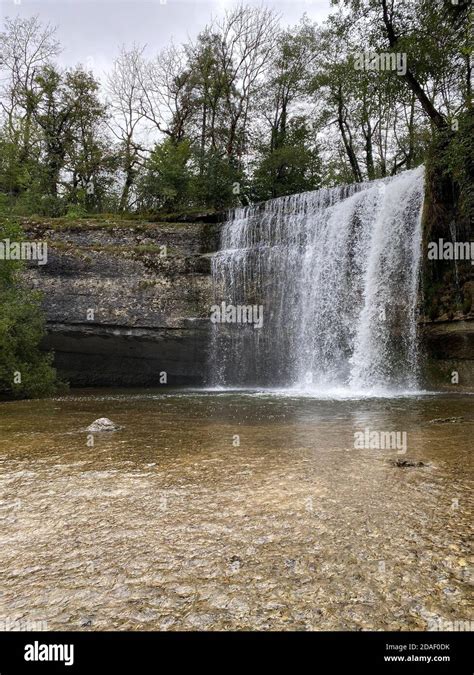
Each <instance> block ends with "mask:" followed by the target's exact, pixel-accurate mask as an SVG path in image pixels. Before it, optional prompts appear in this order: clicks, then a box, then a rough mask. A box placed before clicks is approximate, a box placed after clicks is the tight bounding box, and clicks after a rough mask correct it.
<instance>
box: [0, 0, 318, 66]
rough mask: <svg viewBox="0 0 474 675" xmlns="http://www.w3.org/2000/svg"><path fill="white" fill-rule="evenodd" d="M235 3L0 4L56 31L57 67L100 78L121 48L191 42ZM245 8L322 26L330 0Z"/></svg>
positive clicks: (268, 0) (73, 0)
mask: <svg viewBox="0 0 474 675" xmlns="http://www.w3.org/2000/svg"><path fill="white" fill-rule="evenodd" d="M235 4H237V3H236V2H234V1H233V0H0V9H1V17H2V22H3V18H4V17H5V16H9V17H13V16H16V15H20V16H22V17H27V16H31V15H34V14H37V15H38V16H39V17H40V19H41V21H42V22H44V23H51V24H53V25H55V26H57V27H58V37H59V39H60V41H61V44H62V46H63V52H62V54H61V56H60V59H59V60H60V63H61V64H62V65H64V66H74V65H76V64H77V63H82V64H83V65H84V66H86V67H87V68H88V69H91V70H94V72H95V73H96V74H97V75H99V76H100V75H101V74H102V73H103V71H104V70H108V69H109V67H110V64H111V62H112V61H113V59H114V57H115V55H116V54H117V51H118V47H119V45H121V44H132V43H133V42H136V43H138V44H140V45H144V44H146V45H147V46H148V49H147V53H148V54H150V55H151V54H153V53H155V52H156V51H158V50H159V49H160V48H162V47H164V46H165V45H167V44H169V43H170V42H171V41H174V42H175V43H176V44H179V43H181V42H185V41H186V39H187V38H188V36H190V37H194V36H195V35H196V34H197V33H198V32H199V31H200V30H201V29H202V28H203V27H204V26H205V25H206V23H208V22H209V21H210V19H211V17H212V16H216V15H219V14H222V13H223V12H224V11H225V9H227V8H230V7H232V6H233V5H235ZM246 4H249V5H256V6H260V5H264V6H267V7H273V8H275V10H277V11H278V12H279V13H280V14H281V16H282V22H283V23H286V24H291V25H292V24H295V23H297V22H298V21H299V19H300V18H301V16H302V15H303V14H304V13H306V14H307V15H308V17H309V18H310V19H312V20H314V21H319V22H321V21H323V20H324V19H325V18H326V16H327V15H328V13H329V9H330V0H256V1H253V0H249V2H247V3H246Z"/></svg>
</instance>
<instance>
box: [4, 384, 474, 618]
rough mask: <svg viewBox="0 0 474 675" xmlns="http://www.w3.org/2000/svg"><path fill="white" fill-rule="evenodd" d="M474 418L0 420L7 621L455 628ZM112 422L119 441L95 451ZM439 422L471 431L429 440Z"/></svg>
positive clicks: (385, 405) (278, 410)
mask: <svg viewBox="0 0 474 675" xmlns="http://www.w3.org/2000/svg"><path fill="white" fill-rule="evenodd" d="M473 402H474V398H473V397H472V396H468V395H465V396H463V395H460V396H455V395H449V396H448V395H446V396H441V395H436V396H432V395H431V396H430V395H424V396H413V397H408V398H379V399H353V400H351V399H340V400H330V399H328V400H318V399H315V398H311V397H298V396H291V395H284V396H283V395H277V394H272V393H258V392H256V393H251V392H248V393H242V392H240V393H239V392H235V393H227V392H207V393H206V392H201V393H197V392H190V391H187V392H171V393H168V394H166V395H163V394H162V393H161V392H159V393H153V392H152V393H150V392H149V391H148V392H146V393H145V392H130V391H126V392H124V391H111V390H104V391H100V393H98V391H97V390H95V391H93V392H92V391H90V392H88V391H80V392H79V391H76V392H71V394H69V395H68V396H66V397H64V398H59V399H53V400H45V401H20V402H8V403H0V490H1V510H0V517H1V518H2V523H3V524H2V528H1V532H0V544H1V545H0V570H1V589H0V593H1V594H0V620H3V621H10V622H11V621H15V620H18V621H23V622H26V621H43V622H47V627H48V629H50V630H76V629H81V628H82V629H83V630H107V629H131V630H133V629H142V630H179V629H184V630H196V629H198V630H209V629H211V630H212V629H217V630H221V629H258V630H271V629H275V630H281V629H283V630H329V629H336V630H338V629H349V630H361V629H388V630H392V629H393V630H395V629H403V630H426V629H435V628H438V627H440V628H441V629H447V628H448V627H449V626H450V625H451V623H450V622H466V621H468V620H469V619H472V618H473V616H472V613H471V612H470V607H469V589H471V590H472V585H471V584H472V582H473V566H472V558H470V557H469V548H468V546H469V541H470V539H469V538H470V532H472V531H471V530H470V516H471V514H472V511H471V510H470V506H472V502H471V504H470V501H469V500H470V499H472V482H471V481H470V478H472V473H471V471H472V468H471V467H472V464H470V456H471V452H472V436H473V430H474V413H473ZM103 416H105V417H109V418H110V419H112V420H113V421H114V422H116V423H117V424H119V425H121V426H122V427H123V428H122V429H121V430H119V431H117V432H103V433H96V434H94V435H93V436H91V435H89V434H88V432H87V431H86V427H87V426H88V425H89V424H90V423H91V422H92V421H93V420H94V419H96V418H98V417H103ZM448 417H455V418H462V419H460V420H459V419H458V420H457V421H451V422H445V423H430V420H433V419H435V418H448ZM366 428H368V429H370V430H372V431H373V430H376V431H398V432H399V433H400V434H403V433H406V437H404V438H406V441H407V449H406V452H404V451H403V448H399V449H398V450H397V449H396V448H395V449H388V450H381V449H375V448H372V449H370V448H355V447H354V433H355V432H358V431H364V429H366ZM400 438H401V436H400ZM397 460H398V463H399V464H400V463H402V464H403V462H408V463H409V464H410V463H414V464H415V466H397V464H396V462H397ZM420 462H421V463H422V465H418V463H420ZM463 625H464V624H463Z"/></svg>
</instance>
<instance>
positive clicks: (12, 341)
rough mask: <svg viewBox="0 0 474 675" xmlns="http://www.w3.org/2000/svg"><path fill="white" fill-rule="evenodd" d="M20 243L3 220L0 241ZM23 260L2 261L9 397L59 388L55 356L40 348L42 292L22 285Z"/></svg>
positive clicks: (2, 363)
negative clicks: (54, 362) (53, 361)
mask: <svg viewBox="0 0 474 675" xmlns="http://www.w3.org/2000/svg"><path fill="white" fill-rule="evenodd" d="M6 238H7V239H10V241H12V242H20V241H21V239H22V237H21V231H20V229H19V227H18V226H17V225H15V224H14V223H12V222H11V221H8V220H4V221H2V222H0V240H4V239H6ZM21 270H22V263H21V262H18V261H12V260H0V395H1V396H4V397H8V398H25V397H32V396H46V395H50V394H52V393H54V391H55V390H56V388H57V381H56V372H55V370H54V369H53V368H52V366H51V363H52V356H51V355H48V354H44V353H42V352H41V351H40V350H39V343H40V341H41V339H42V337H43V336H44V333H45V330H44V317H43V313H42V311H41V307H40V299H41V298H40V295H39V294H38V293H36V292H33V291H31V290H29V289H28V288H27V287H26V286H24V285H23V283H22V279H21Z"/></svg>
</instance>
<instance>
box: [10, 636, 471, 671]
mask: <svg viewBox="0 0 474 675" xmlns="http://www.w3.org/2000/svg"><path fill="white" fill-rule="evenodd" d="M471 645H472V633H467V632H466V633H462V632H459V633H445V632H443V633H436V632H427V633H379V632H377V633H369V632H337V633H328V632H327V633H326V632H324V633H323V632H321V633H244V632H241V633H139V632H136V633H135V632H133V633H125V632H103V633H95V632H67V633H66V632H54V633H53V632H42V633H27V632H24V633H14V632H10V633H0V675H17V674H18V673H36V672H38V673H48V674H49V673H74V674H75V673H84V674H87V675H89V674H91V673H113V672H114V671H117V672H120V673H122V672H127V671H128V670H130V672H133V673H148V672H150V673H155V672H159V671H169V670H170V668H173V669H175V668H176V669H180V670H181V669H184V668H189V669H192V670H193V671H194V670H195V669H197V668H200V669H204V668H205V669H206V670H207V671H208V670H214V669H216V670H219V672H220V673H226V671H228V670H232V671H234V670H235V669H236V668H238V669H241V670H242V672H245V670H244V669H247V670H248V669H249V668H252V669H255V668H256V667H258V666H260V667H262V669H264V671H265V672H268V669H269V667H271V666H272V665H275V666H276V667H278V669H279V670H280V671H281V670H282V669H286V668H285V665H284V664H289V665H290V664H291V672H292V673H294V672H298V671H299V670H300V669H302V668H305V669H306V670H307V669H308V668H311V671H312V672H314V673H319V672H322V673H326V672H331V671H332V669H333V668H334V670H335V672H344V671H341V669H344V670H346V669H347V670H346V672H359V671H360V672H363V673H372V672H374V673H385V672H386V673H407V674H410V673H433V674H437V673H455V674H456V675H464V673H466V675H472V672H473V668H472V658H470V655H471V654H472V649H471ZM287 667H288V666H287ZM180 670H178V672H180Z"/></svg>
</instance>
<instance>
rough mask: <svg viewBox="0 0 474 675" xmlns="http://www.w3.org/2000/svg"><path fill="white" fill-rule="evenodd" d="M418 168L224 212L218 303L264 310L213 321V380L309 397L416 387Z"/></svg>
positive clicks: (216, 272)
mask: <svg viewBox="0 0 474 675" xmlns="http://www.w3.org/2000/svg"><path fill="white" fill-rule="evenodd" d="M423 198H424V170H423V167H419V168H417V169H414V170H410V171H406V172H404V173H402V174H399V175H398V176H395V177H392V178H386V179H381V180H376V181H371V182H366V183H361V184H353V185H349V186H343V187H336V188H329V189H321V190H317V191H314V192H307V193H303V194H298V195H293V196H289V197H281V198H278V199H274V200H270V201H268V202H265V203H263V204H258V205H256V206H249V207H245V208H240V209H236V210H234V211H232V212H231V214H230V218H229V220H228V221H227V222H226V223H225V224H224V226H223V229H222V234H221V245H220V250H219V251H218V252H217V253H216V255H215V256H214V257H213V260H212V275H213V284H214V301H215V303H216V304H219V303H222V302H225V303H227V304H228V305H232V306H248V305H262V306H263V326H262V327H261V328H257V327H255V326H254V325H252V324H245V323H224V322H223V323H215V324H214V325H213V329H212V339H211V349H210V361H209V383H210V385H211V386H212V387H215V388H226V389H227V388H230V389H240V388H249V389H261V388H264V389H267V390H268V389H274V390H278V391H280V392H287V393H295V394H296V393H300V394H308V395H315V396H323V397H325V396H336V397H339V396H342V397H345V396H349V397H351V396H359V395H360V396H378V395H382V396H383V395H391V396H393V395H397V394H402V395H404V394H410V393H416V392H417V391H418V389H419V354H418V344H417V304H418V287H419V274H420V257H421V239H422V233H421V214H422V208H423Z"/></svg>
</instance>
